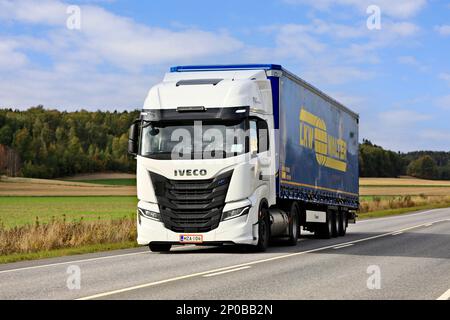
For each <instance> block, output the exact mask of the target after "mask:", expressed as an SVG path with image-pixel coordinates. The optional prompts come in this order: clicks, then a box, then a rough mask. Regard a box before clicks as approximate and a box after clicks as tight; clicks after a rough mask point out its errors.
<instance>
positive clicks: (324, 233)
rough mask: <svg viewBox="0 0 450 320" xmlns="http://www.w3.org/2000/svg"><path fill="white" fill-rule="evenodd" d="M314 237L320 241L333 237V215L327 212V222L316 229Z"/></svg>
mask: <svg viewBox="0 0 450 320" xmlns="http://www.w3.org/2000/svg"><path fill="white" fill-rule="evenodd" d="M315 235H316V236H317V237H318V238H321V239H330V238H331V237H332V235H333V215H332V211H330V210H327V222H326V223H323V224H320V225H319V226H317V227H316V230H315Z"/></svg>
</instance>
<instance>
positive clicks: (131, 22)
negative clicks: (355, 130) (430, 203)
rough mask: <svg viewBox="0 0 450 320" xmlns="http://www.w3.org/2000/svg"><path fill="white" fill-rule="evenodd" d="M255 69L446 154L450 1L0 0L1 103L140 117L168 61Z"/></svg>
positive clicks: (390, 138)
mask: <svg viewBox="0 0 450 320" xmlns="http://www.w3.org/2000/svg"><path fill="white" fill-rule="evenodd" d="M372 4H375V5H377V6H378V7H379V8H380V12H381V28H380V29H379V30H369V29H368V28H367V19H368V17H369V14H368V13H367V12H366V10H367V7H368V6H369V5H372ZM69 5H77V6H79V8H80V10H81V11H80V12H81V20H80V22H81V24H80V26H81V29H79V30H78V29H75V30H70V29H68V28H67V26H66V25H67V19H68V18H69V16H70V14H68V13H67V8H68V6H69ZM251 62H257V63H279V64H282V65H283V66H285V67H286V68H287V69H289V70H291V71H292V72H294V73H296V74H298V75H300V76H301V77H302V78H304V79H305V80H306V81H308V82H311V83H312V84H314V85H315V86H317V87H318V88H319V89H321V90H322V91H325V92H327V93H328V94H330V95H331V96H333V97H335V98H336V99H337V100H339V101H341V102H342V103H344V104H346V105H348V106H349V107H350V108H352V109H354V110H356V111H357V112H358V113H360V117H361V133H360V136H361V138H367V139H370V140H372V141H373V142H374V143H377V144H379V145H382V146H384V147H386V148H389V149H392V150H398V151H411V150H418V149H427V150H444V151H450V124H449V122H450V121H449V120H450V1H439V0H434V1H433V0H397V1H391V0H378V1H377V0H370V1H369V0H335V1H331V0H272V1H253V0H251V1H249V0H246V1H242V0H241V1H236V0H227V1H220V2H219V1H204V0H197V1H174V0H165V1H137V0H135V1H119V0H117V1H113V0H103V1H102V0H97V1H75V0H74V1H71V2H64V1H57V0H54V1H53V0H42V1H37V0H36V1H30V0H14V1H11V0H0V106H2V107H13V108H20V109H26V108H28V107H29V106H32V105H37V104H43V105H44V106H46V107H51V108H58V109H61V110H76V109H80V108H84V109H88V110H96V109H101V110H107V109H108V110H114V109H118V110H125V109H134V108H139V107H140V106H141V105H142V103H143V101H144V98H145V95H146V93H147V91H148V89H149V88H150V87H151V86H152V85H153V84H155V83H156V82H158V81H159V80H160V79H161V78H162V77H163V74H164V72H166V71H167V69H168V68H169V66H171V65H178V64H196V63H251Z"/></svg>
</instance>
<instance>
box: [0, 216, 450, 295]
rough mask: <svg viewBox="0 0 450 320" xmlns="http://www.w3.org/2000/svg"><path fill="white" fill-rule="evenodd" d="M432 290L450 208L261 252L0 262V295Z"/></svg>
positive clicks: (448, 234)
mask: <svg viewBox="0 0 450 320" xmlns="http://www.w3.org/2000/svg"><path fill="white" fill-rule="evenodd" d="M77 275H79V277H77ZM77 279H80V281H79V282H78V281H77ZM78 284H79V287H78ZM439 298H440V299H441V300H443V299H445V300H447V299H449V298H450V209H437V210H431V211H425V212H421V213H415V214H409V215H403V216H396V217H391V218H382V219H376V220H367V221H360V222H358V223H357V224H356V225H350V227H349V229H348V233H347V235H346V236H345V237H339V238H334V239H330V240H320V239H315V238H314V237H313V236H312V235H310V234H305V235H303V236H302V238H301V240H300V241H299V243H298V245H297V246H296V247H288V246H283V245H277V246H273V247H271V248H270V249H269V250H268V251H267V252H266V253H241V252H239V251H238V250H236V248H235V247H229V246H226V247H213V248H211V247H210V248H206V247H192V246H190V247H177V248H175V249H173V250H172V251H171V252H170V253H164V254H159V253H150V252H149V251H148V250H147V248H139V249H132V250H120V251H113V252H107V253H97V254H87V255H79V256H71V257H63V258H57V259H46V260H39V261H30V262H20V263H14V264H7V265H0V299H214V300H216V299H346V300H348V299H431V300H436V299H439Z"/></svg>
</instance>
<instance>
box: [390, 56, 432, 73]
mask: <svg viewBox="0 0 450 320" xmlns="http://www.w3.org/2000/svg"><path fill="white" fill-rule="evenodd" d="M397 61H398V62H399V63H401V64H404V65H407V66H411V67H414V68H417V69H418V70H419V71H422V72H425V71H427V70H428V67H427V66H425V65H424V64H422V63H421V62H420V61H418V60H417V59H416V57H413V56H400V57H398V58H397Z"/></svg>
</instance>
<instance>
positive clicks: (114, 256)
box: [0, 245, 195, 274]
mask: <svg viewBox="0 0 450 320" xmlns="http://www.w3.org/2000/svg"><path fill="white" fill-rule="evenodd" d="M194 247H195V245H189V246H188V245H184V246H181V247H176V248H174V249H172V250H173V251H183V250H178V249H184V248H194ZM139 254H150V252H148V251H143V252H132V253H125V254H116V255H111V256H105V257H98V258H91V259H81V260H73V261H65V262H57V263H51V264H43V265H39V266H32V267H24V268H17V269H8V270H2V271H0V274H2V273H9V272H16V271H22V270H32V269H39V268H47V267H56V266H61V265H65V264H73V263H82V262H85V261H88V262H90V261H97V260H104V259H111V258H120V257H126V256H134V255H139Z"/></svg>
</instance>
